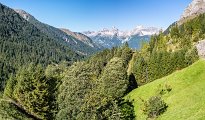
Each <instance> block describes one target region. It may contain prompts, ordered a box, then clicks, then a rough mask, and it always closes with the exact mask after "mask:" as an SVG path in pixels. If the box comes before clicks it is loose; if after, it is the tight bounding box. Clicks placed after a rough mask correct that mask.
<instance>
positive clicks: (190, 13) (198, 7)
mask: <svg viewBox="0 0 205 120" xmlns="http://www.w3.org/2000/svg"><path fill="white" fill-rule="evenodd" d="M202 13H205V0H193V1H192V2H191V3H190V4H189V5H188V7H187V8H186V9H185V10H184V13H183V14H182V15H181V18H180V20H179V22H181V23H182V22H183V21H184V20H185V19H187V18H188V19H189V18H194V17H195V16H197V15H199V14H202Z"/></svg>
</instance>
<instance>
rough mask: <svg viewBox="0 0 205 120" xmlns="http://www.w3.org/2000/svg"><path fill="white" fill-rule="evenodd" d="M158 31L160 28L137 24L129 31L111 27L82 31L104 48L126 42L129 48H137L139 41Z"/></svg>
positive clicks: (145, 39) (146, 39) (147, 38)
mask: <svg viewBox="0 0 205 120" xmlns="http://www.w3.org/2000/svg"><path fill="white" fill-rule="evenodd" d="M159 31H160V29H158V28H155V27H143V26H137V27H136V28H134V29H133V30H130V31H121V30H119V29H118V28H116V27H112V28H111V29H108V28H104V29H102V30H99V31H85V32H83V33H84V34H85V35H87V36H88V37H90V38H91V39H92V40H93V41H94V43H96V44H98V45H101V46H103V47H105V48H112V47H114V46H120V45H122V44H123V43H125V42H128V44H129V46H130V47H131V48H133V49H139V48H140V45H141V42H146V41H148V40H149V38H150V36H151V35H154V34H158V33H159Z"/></svg>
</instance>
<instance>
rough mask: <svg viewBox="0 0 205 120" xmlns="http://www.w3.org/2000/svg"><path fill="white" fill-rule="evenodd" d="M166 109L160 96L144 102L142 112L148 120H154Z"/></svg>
mask: <svg viewBox="0 0 205 120" xmlns="http://www.w3.org/2000/svg"><path fill="white" fill-rule="evenodd" d="M167 107H168V106H167V104H166V103H165V102H164V101H163V100H162V98H161V97H160V96H152V97H150V98H149V100H148V101H144V107H143V112H144V114H146V115H147V117H148V118H156V117H158V116H159V115H161V114H162V113H164V112H165V111H166V109H167Z"/></svg>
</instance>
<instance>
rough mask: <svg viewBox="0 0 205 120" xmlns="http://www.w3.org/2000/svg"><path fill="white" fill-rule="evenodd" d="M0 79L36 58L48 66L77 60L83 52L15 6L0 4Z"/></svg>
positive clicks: (3, 82)
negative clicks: (51, 34)
mask: <svg viewBox="0 0 205 120" xmlns="http://www.w3.org/2000/svg"><path fill="white" fill-rule="evenodd" d="M0 31H1V32H0V83H1V85H2V86H4V84H5V80H6V79H7V78H8V75H9V74H10V73H14V72H15V70H16V69H17V68H19V67H20V66H22V65H24V64H27V63H30V62H33V63H38V64H42V65H44V66H47V65H48V64H50V63H52V62H54V63H59V62H60V61H63V60H65V61H75V60H77V59H79V58H82V57H83V56H82V55H79V54H78V53H76V52H74V51H72V50H71V49H70V48H69V47H68V46H67V45H65V44H63V43H60V42H58V41H56V40H54V39H52V38H50V37H48V36H47V35H45V34H44V33H42V32H41V31H40V30H39V29H37V28H36V27H35V26H34V25H32V24H30V23H29V22H27V21H26V20H25V19H24V18H22V17H21V16H20V15H19V14H17V13H16V12H15V11H14V10H12V9H10V8H8V7H6V6H4V5H2V4H0Z"/></svg>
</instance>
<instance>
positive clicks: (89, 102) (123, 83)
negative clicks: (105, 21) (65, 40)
mask: <svg viewBox="0 0 205 120" xmlns="http://www.w3.org/2000/svg"><path fill="white" fill-rule="evenodd" d="M131 56H132V50H131V49H130V48H129V47H128V45H127V44H125V45H124V46H123V47H120V48H113V49H112V50H105V51H103V52H100V53H98V54H96V55H94V56H92V57H90V58H89V59H88V60H86V61H82V62H76V63H74V64H73V65H71V66H69V65H67V64H65V63H62V64H60V65H56V64H53V65H49V66H48V67H47V68H46V70H45V71H44V69H43V68H42V67H41V66H37V67H36V66H35V65H34V64H30V65H29V66H25V67H23V68H22V69H20V70H19V71H18V72H17V74H16V75H13V76H11V77H10V79H9V80H8V82H7V86H6V88H5V90H4V94H3V97H2V98H1V101H0V103H1V106H2V107H1V109H0V111H1V112H0V116H1V118H3V119H6V118H12V119H27V118H34V119H59V120H65V119H78V120H86V119H97V120H98V119H124V120H127V119H134V111H133V106H132V103H130V102H126V101H124V100H123V99H122V97H123V96H124V95H125V94H127V93H128V92H130V91H131V90H132V89H134V88H136V87H137V84H136V81H135V79H134V77H133V76H132V75H131V76H128V74H127V68H128V62H129V61H130V58H131ZM8 106H10V107H8Z"/></svg>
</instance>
